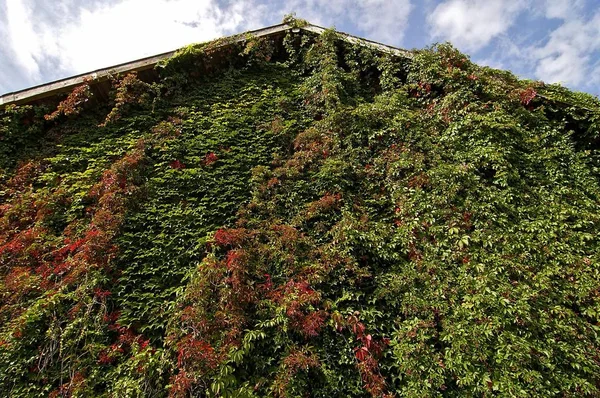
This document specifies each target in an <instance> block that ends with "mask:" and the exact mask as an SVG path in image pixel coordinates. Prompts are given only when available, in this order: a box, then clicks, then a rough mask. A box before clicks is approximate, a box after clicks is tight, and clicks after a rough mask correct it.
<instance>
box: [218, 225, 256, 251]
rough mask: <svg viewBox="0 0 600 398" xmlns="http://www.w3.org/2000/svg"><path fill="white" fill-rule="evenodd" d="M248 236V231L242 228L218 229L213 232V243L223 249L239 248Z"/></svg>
mask: <svg viewBox="0 0 600 398" xmlns="http://www.w3.org/2000/svg"><path fill="white" fill-rule="evenodd" d="M247 236H248V231H247V230H246V229H244V228H237V229H234V228H228V229H224V228H219V229H217V231H216V232H215V235H214V242H215V243H216V244H217V245H218V246H220V247H223V248H226V247H239V246H240V245H241V243H242V242H243V241H244V239H246V238H247Z"/></svg>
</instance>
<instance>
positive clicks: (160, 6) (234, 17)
mask: <svg viewBox="0 0 600 398" xmlns="http://www.w3.org/2000/svg"><path fill="white" fill-rule="evenodd" d="M52 7H53V8H52V10H46V11H49V12H47V13H44V12H42V10H43V9H44V8H48V5H47V4H44V3H42V4H36V2H35V1H34V0H6V9H7V12H6V16H5V18H6V28H5V29H4V33H3V34H4V36H5V38H7V40H5V42H6V46H7V47H8V49H7V50H5V51H6V52H10V53H11V54H12V56H13V62H14V63H15V64H17V65H18V67H19V68H20V69H22V70H23V71H24V72H26V73H25V74H24V75H25V76H24V83H25V84H35V83H41V81H40V80H41V79H46V80H48V79H55V78H58V77H61V76H68V75H72V74H75V73H82V72H86V71H89V70H93V69H97V68H101V67H106V66H110V65H114V64H117V63H122V62H127V61H131V60H133V59H136V58H141V57H144V56H149V55H154V54H158V53H160V52H165V51H169V50H173V49H177V48H179V47H182V46H184V45H187V44H190V43H195V42H201V41H206V40H210V39H214V38H216V37H219V36H223V35H227V34H231V33H235V32H237V31H238V30H242V29H249V28H257V27H260V26H261V23H262V15H264V11H265V9H264V7H263V6H260V5H257V4H252V3H250V2H249V1H238V2H235V3H234V4H232V5H230V6H219V5H218V4H217V1H216V0H122V1H119V2H112V3H108V4H107V3H105V4H101V5H93V4H90V3H87V4H86V3H83V4H82V3H81V2H73V1H72V0H62V1H56V2H54V3H52ZM48 14H51V15H48ZM44 16H48V19H45V18H44ZM58 16H60V17H58ZM3 64H4V62H2V60H0V67H4V65H3ZM0 78H1V77H0ZM2 83H3V82H0V86H8V85H9V84H8V83H3V84H2Z"/></svg>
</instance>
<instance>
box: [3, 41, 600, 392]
mask: <svg viewBox="0 0 600 398" xmlns="http://www.w3.org/2000/svg"><path fill="white" fill-rule="evenodd" d="M157 71H158V73H159V78H158V79H157V80H156V81H142V80H140V79H139V78H138V77H137V76H136V75H135V74H130V75H127V76H121V77H119V78H117V79H115V81H114V82H113V85H114V89H113V92H112V96H111V99H110V100H108V101H106V100H101V99H98V98H94V95H93V90H92V88H91V84H92V83H91V82H85V83H84V84H83V85H82V86H80V87H78V88H76V89H75V90H74V91H73V93H71V94H70V95H68V96H66V97H65V98H63V100H62V101H61V102H60V103H54V104H38V105H28V106H20V107H16V106H8V107H7V108H5V109H4V110H3V111H2V113H0V277H1V279H0V325H1V326H0V391H2V392H3V394H4V395H7V396H11V397H31V396H52V397H63V396H65V397H77V396H86V397H87V396H111V397H142V396H143V397H146V396H149V397H162V396H176V397H179V396H181V397H185V396H229V397H233V396H235V397H261V396H280V397H284V396H288V397H296V396H303V397H304V396H319V397H335V396H340V397H346V396H374V397H381V396H386V397H392V396H397V397H400V396H407V397H421V396H423V397H425V396H427V397H428V396H438V395H439V396H491V395H498V396H522V397H530V396H563V395H567V396H586V395H587V396H597V395H598V394H600V376H599V375H600V351H599V347H600V337H599V336H598V332H599V330H598V322H599V316H600V313H599V311H600V307H599V305H600V275H599V263H598V261H599V258H598V249H599V247H598V246H599V241H598V230H599V228H598V226H599V224H598V223H599V221H600V220H599V218H600V212H599V210H600V208H599V204H600V202H599V193H600V190H599V185H598V184H599V173H598V165H599V164H598V127H599V125H598V120H599V116H600V104H599V103H598V101H597V100H596V99H594V98H592V97H590V96H588V95H586V94H581V93H573V92H570V91H568V90H566V89H564V88H562V87H559V86H555V85H544V84H543V83H541V82H533V81H523V80H518V79H516V78H515V77H514V76H512V75H511V74H510V73H508V72H502V71H498V70H492V69H489V68H482V67H479V66H477V65H474V64H472V63H471V62H470V61H469V60H468V58H467V57H465V56H464V55H462V54H460V53H458V52H457V51H456V50H455V49H453V48H452V47H451V46H449V45H439V46H436V47H433V48H431V49H428V50H422V51H415V52H414V53H413V57H411V58H401V57H396V56H392V55H387V54H384V53H381V52H377V51H375V50H372V49H370V48H369V47H365V46H361V45H358V44H349V43H347V42H345V41H344V40H343V38H342V37H340V36H338V35H337V34H336V33H335V32H334V31H327V32H325V33H324V34H322V35H321V36H318V37H317V36H311V35H309V34H307V33H291V32H290V33H289V34H288V35H287V36H286V37H285V38H283V41H277V40H275V39H268V38H267V39H260V40H258V39H254V38H251V37H248V38H246V40H245V41H241V42H233V41H231V40H229V41H227V40H225V41H224V40H221V41H219V42H216V43H209V44H205V45H199V46H192V47H188V48H186V49H183V50H182V51H180V52H179V53H178V54H177V55H176V56H175V57H174V58H173V59H171V60H169V61H167V62H166V63H164V64H162V65H160V66H159V67H157Z"/></svg>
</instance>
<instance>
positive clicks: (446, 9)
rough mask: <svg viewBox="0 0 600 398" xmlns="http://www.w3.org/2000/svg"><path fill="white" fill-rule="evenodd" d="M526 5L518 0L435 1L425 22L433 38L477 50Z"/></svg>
mask: <svg viewBox="0 0 600 398" xmlns="http://www.w3.org/2000/svg"><path fill="white" fill-rule="evenodd" d="M526 7H527V2H526V1H520V0H448V1H444V2H442V3H441V4H438V5H437V7H436V8H435V9H434V10H433V12H432V13H431V15H430V16H429V17H428V22H429V24H430V27H431V34H432V36H433V37H434V38H436V39H441V40H449V41H451V42H452V43H454V44H455V45H457V46H458V47H461V48H463V49H465V50H468V51H477V50H479V49H481V48H483V47H485V46H486V45H487V44H488V43H489V42H490V41H491V40H492V39H494V38H495V37H497V36H499V35H501V34H502V33H504V32H506V31H507V30H508V29H509V28H510V27H511V26H512V25H513V23H514V22H515V20H516V18H517V16H518V15H519V13H520V12H521V11H523V10H524V9H525V8H526Z"/></svg>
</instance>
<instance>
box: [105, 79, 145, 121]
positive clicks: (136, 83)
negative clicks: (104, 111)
mask: <svg viewBox="0 0 600 398" xmlns="http://www.w3.org/2000/svg"><path fill="white" fill-rule="evenodd" d="M113 88H114V90H115V97H114V107H113V108H112V110H111V111H110V112H109V114H108V115H107V116H106V119H104V122H103V123H102V124H101V126H105V125H107V124H108V123H114V122H116V121H117V120H119V119H120V118H121V115H122V114H123V113H124V112H125V111H126V110H127V108H128V107H129V108H130V107H133V106H141V105H144V104H146V103H148V102H150V99H151V97H152V95H153V92H152V87H151V86H150V85H149V84H148V83H146V82H143V81H141V80H140V79H138V77H137V73H136V72H131V73H128V74H127V75H125V77H123V78H118V79H116V80H115V81H114V82H113Z"/></svg>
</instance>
